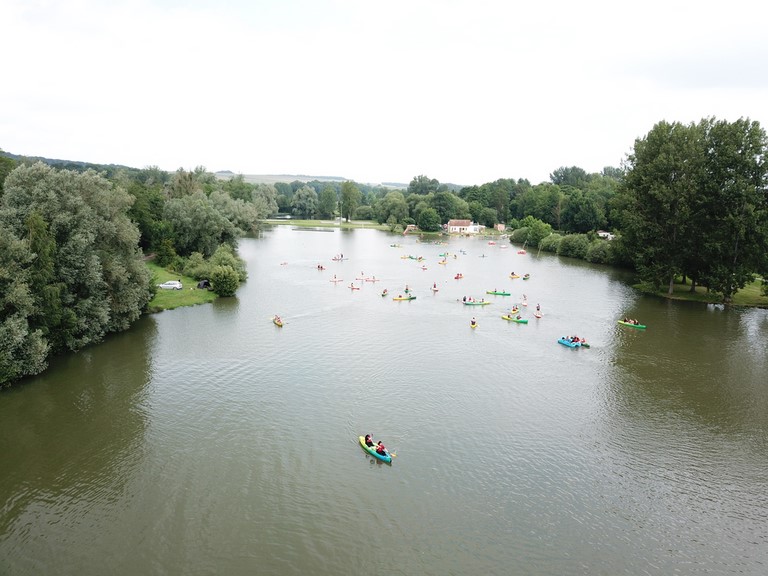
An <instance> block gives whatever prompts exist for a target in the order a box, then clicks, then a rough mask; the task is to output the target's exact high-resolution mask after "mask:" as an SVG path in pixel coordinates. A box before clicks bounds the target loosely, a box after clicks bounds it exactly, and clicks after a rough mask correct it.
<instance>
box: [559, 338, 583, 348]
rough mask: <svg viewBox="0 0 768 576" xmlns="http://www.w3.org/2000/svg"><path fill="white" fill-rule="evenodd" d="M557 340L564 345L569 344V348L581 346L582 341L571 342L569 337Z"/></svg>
mask: <svg viewBox="0 0 768 576" xmlns="http://www.w3.org/2000/svg"><path fill="white" fill-rule="evenodd" d="M557 341H558V342H559V343H560V344H562V345H563V346H568V348H580V347H581V342H571V341H570V340H568V339H567V338H558V339H557Z"/></svg>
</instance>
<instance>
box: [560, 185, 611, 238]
mask: <svg viewBox="0 0 768 576" xmlns="http://www.w3.org/2000/svg"><path fill="white" fill-rule="evenodd" d="M561 220H562V222H561V225H562V227H563V228H564V229H565V230H567V231H569V232H576V233H579V232H580V233H586V232H589V231H590V230H598V229H600V228H603V227H604V226H605V225H606V223H607V221H606V218H605V212H604V210H603V206H602V203H601V202H600V201H599V199H598V198H597V197H596V196H595V195H589V194H585V193H584V192H582V191H581V190H578V189H571V190H570V191H569V193H568V194H567V195H566V197H565V202H564V206H563V210H562V216H561Z"/></svg>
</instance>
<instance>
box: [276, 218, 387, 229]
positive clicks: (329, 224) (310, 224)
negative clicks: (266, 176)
mask: <svg viewBox="0 0 768 576" xmlns="http://www.w3.org/2000/svg"><path fill="white" fill-rule="evenodd" d="M264 223H265V224H278V225H283V226H300V227H302V228H370V229H373V230H383V231H384V232H389V226H388V225H387V224H379V223H378V222H373V221H371V220H352V221H351V222H347V221H341V222H340V221H339V220H285V219H282V218H280V219H277V218H273V219H269V220H264Z"/></svg>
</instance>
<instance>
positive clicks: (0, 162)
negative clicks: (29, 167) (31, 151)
mask: <svg viewBox="0 0 768 576" xmlns="http://www.w3.org/2000/svg"><path fill="white" fill-rule="evenodd" d="M15 167H16V161H15V160H14V159H13V158H8V156H3V151H2V149H0V196H2V195H3V183H4V182H5V177H6V176H8V174H10V173H11V170H13V169H14V168H15Z"/></svg>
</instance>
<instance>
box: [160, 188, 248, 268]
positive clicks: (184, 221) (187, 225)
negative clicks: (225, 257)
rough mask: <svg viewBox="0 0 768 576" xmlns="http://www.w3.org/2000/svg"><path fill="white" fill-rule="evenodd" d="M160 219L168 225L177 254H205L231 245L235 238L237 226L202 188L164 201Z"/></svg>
mask: <svg viewBox="0 0 768 576" xmlns="http://www.w3.org/2000/svg"><path fill="white" fill-rule="evenodd" d="M163 218H164V219H165V220H166V221H167V223H168V225H169V226H170V229H171V235H172V238H173V244H174V247H175V250H176V252H177V253H178V254H179V255H181V256H188V255H189V254H192V252H200V253H201V254H203V255H205V256H206V257H208V256H210V255H211V254H213V253H214V252H215V251H216V248H218V247H219V245H221V244H223V243H229V244H233V245H234V244H235V243H236V241H237V235H238V233H237V228H236V227H235V226H233V225H232V223H231V222H230V221H229V220H227V219H226V218H225V217H224V216H223V215H222V214H221V213H220V212H219V211H218V210H217V209H216V208H215V207H214V205H213V204H212V203H211V200H210V199H209V198H208V197H207V196H206V195H205V194H204V193H203V192H202V191H197V192H195V193H193V194H190V195H187V196H183V197H181V198H173V199H171V200H168V201H167V202H166V203H165V209H164V212H163Z"/></svg>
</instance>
